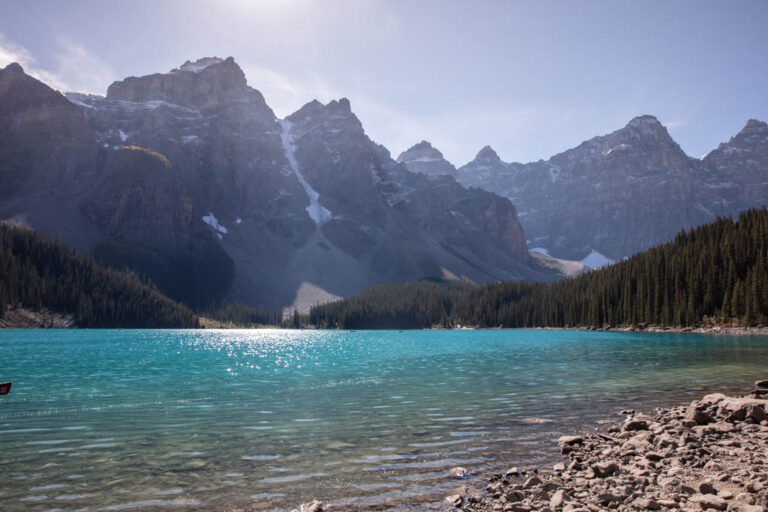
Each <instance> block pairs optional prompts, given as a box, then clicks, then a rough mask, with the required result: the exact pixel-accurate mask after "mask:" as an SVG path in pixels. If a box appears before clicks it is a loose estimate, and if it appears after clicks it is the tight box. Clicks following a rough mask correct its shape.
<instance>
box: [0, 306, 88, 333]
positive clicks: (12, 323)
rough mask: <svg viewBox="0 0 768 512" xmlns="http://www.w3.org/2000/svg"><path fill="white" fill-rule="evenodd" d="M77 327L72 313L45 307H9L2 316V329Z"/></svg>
mask: <svg viewBox="0 0 768 512" xmlns="http://www.w3.org/2000/svg"><path fill="white" fill-rule="evenodd" d="M73 327H75V319H74V317H73V316H72V315H66V314H61V313H56V312H54V311H50V310H49V309H47V308H43V309H41V310H40V311H32V310H31V309H26V308H22V307H17V308H9V309H8V310H6V311H5V314H4V315H3V317H2V318H0V329H71V328H73Z"/></svg>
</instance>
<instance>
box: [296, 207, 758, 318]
mask: <svg viewBox="0 0 768 512" xmlns="http://www.w3.org/2000/svg"><path fill="white" fill-rule="evenodd" d="M450 286H451V285H446V284H443V285H440V284H435V283H428V284H426V285H425V284H418V283H415V284H414V283H412V284H406V285H386V286H384V287H373V288H371V289H368V290H366V291H364V292H363V293H361V294H360V295H358V296H356V297H353V298H351V299H348V300H344V301H340V302H336V303H332V304H327V305H323V306H317V307H315V308H313V309H312V311H311V312H310V322H311V323H313V324H314V325H317V326H320V327H339V328H426V327H433V326H451V327H455V326H459V325H464V326H477V327H585V326H595V327H604V326H629V325H643V324H646V325H658V326H698V325H703V324H710V325H711V324H718V325H741V326H756V325H766V324H768V210H766V208H765V207H764V208H762V209H760V210H748V211H745V212H742V213H741V214H739V217H738V219H737V220H735V221H734V220H733V219H731V218H720V219H718V220H716V221H715V222H713V223H711V224H707V225H704V226H700V227H697V228H694V229H691V230H689V231H685V232H681V233H680V234H679V235H678V236H677V237H676V238H675V240H674V241H672V242H670V243H668V244H665V245H662V246H659V247H655V248H652V249H649V250H647V251H645V252H642V253H640V254H637V255H635V256H633V257H631V258H629V259H627V260H625V261H622V262H620V263H617V264H615V265H612V266H610V267H606V268H603V269H600V270H596V271H594V272H591V273H589V274H584V275H581V276H579V277H575V278H572V279H567V280H564V281H559V282H556V283H553V284H543V283H523V282H497V283H491V284H487V285H484V286H479V287H475V288H473V289H471V290H469V291H467V292H465V293H457V291H456V290H453V291H452V292H451V291H449V290H451V288H450Z"/></svg>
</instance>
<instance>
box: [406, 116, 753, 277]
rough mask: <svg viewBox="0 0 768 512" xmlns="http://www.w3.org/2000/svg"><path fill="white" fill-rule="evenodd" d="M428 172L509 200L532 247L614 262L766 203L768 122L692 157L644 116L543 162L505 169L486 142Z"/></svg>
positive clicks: (747, 128)
mask: <svg viewBox="0 0 768 512" xmlns="http://www.w3.org/2000/svg"><path fill="white" fill-rule="evenodd" d="M406 164H407V165H409V166H411V165H413V169H412V170H417V166H418V165H422V164H418V163H416V162H414V163H413V164H411V163H409V162H407V161H406ZM433 169H435V170H434V171H433V172H442V173H443V174H450V175H452V176H454V177H456V179H457V180H458V181H459V182H460V183H461V184H463V185H465V186H468V187H479V188H483V189H485V190H489V191H492V192H495V193H498V194H500V195H502V196H504V197H507V198H509V199H510V200H512V202H513V203H514V204H515V206H516V207H517V209H518V215H519V217H520V221H521V223H522V225H523V228H524V229H525V232H526V235H527V238H528V240H529V244H530V246H531V247H539V248H544V249H546V250H547V251H548V252H549V253H550V254H551V255H553V256H556V257H559V258H566V259H572V260H585V263H587V264H590V263H588V260H587V258H589V256H590V255H593V251H595V252H597V253H599V254H600V255H602V256H604V257H606V258H608V259H610V260H613V261H618V260H619V259H621V258H624V257H626V256H630V255H632V254H634V253H636V252H639V251H642V250H645V249H647V248H649V247H652V246H654V245H658V244H661V243H664V242H668V241H670V240H672V238H674V236H675V235H676V234H677V233H678V232H679V231H680V230H681V229H683V228H688V227H692V226H696V225H699V224H703V223H706V222H711V221H713V220H715V218H716V217H717V216H727V215H733V214H735V213H737V212H739V211H741V210H744V209H748V208H753V207H759V206H762V205H763V204H766V198H767V197H768V125H766V124H765V123H763V122H761V121H756V120H750V121H749V122H748V123H747V125H746V126H745V127H744V129H743V130H741V131H740V132H739V133H738V134H737V135H736V136H735V137H733V138H732V139H731V140H730V141H728V142H727V143H723V144H720V146H718V148H717V149H715V150H714V151H712V152H711V153H709V154H708V155H706V156H705V157H702V158H701V159H695V158H690V157H688V156H687V155H685V153H684V152H683V151H682V150H681V149H680V147H679V146H678V145H677V143H676V142H675V141H674V140H672V138H671V137H670V136H669V133H668V132H667V130H666V128H664V126H662V125H661V123H659V121H658V120H657V119H656V118H655V117H653V116H648V115H645V116H639V117H636V118H634V119H632V120H631V121H630V122H629V123H628V124H627V125H626V126H625V127H623V128H621V129H619V130H617V131H615V132H613V133H610V134H608V135H604V136H600V137H595V138H593V139H590V140H588V141H586V142H584V143H582V144H580V145H579V146H577V147H576V148H573V149H569V150H568V151H565V152H563V153H560V154H558V155H555V156H553V157H552V158H550V159H548V160H546V161H545V160H540V161H538V162H531V163H526V164H521V163H507V162H504V161H502V160H501V159H500V158H499V157H498V155H497V154H496V152H495V151H493V149H491V148H490V147H488V146H486V147H485V148H483V149H482V150H481V151H480V152H478V154H477V156H476V157H475V159H474V160H473V161H471V162H469V163H468V164H466V165H464V166H462V167H460V168H459V169H458V170H456V171H453V170H450V169H449V168H443V167H439V168H438V167H434V168H433ZM440 169H442V171H440Z"/></svg>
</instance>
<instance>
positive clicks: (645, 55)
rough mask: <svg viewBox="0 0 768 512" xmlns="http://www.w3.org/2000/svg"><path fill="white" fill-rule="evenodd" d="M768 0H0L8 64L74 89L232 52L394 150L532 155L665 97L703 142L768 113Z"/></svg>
mask: <svg viewBox="0 0 768 512" xmlns="http://www.w3.org/2000/svg"><path fill="white" fill-rule="evenodd" d="M766 27H768V2H767V1H765V0H739V1H734V2H722V1H718V2H715V1H708V0H692V1H670V0H657V1H651V0H644V1H608V0H602V1H590V0H583V1H578V2H566V1H548V0H537V1H533V0H531V1H491V0H485V1H449V0H445V1H431V0H419V1H414V0H325V1H319V0H318V1H308V0H307V1H304V0H216V1H203V0H183V1H177V0H151V1H143V0H134V1H131V2H117V1H111V2H105V1H76V0H70V1H68V2H62V1H59V0H55V1H45V0H36V1H23V0H0V67H4V66H5V65H7V64H8V63H10V62H19V63H20V64H21V65H22V66H24V68H25V70H26V71H27V72H28V73H30V74H32V75H33V76H36V77H37V78H39V79H41V80H43V81H44V82H46V83H47V84H49V85H51V86H53V87H55V88H57V89H59V90H62V91H69V90H76V91H81V92H92V93H99V94H105V93H106V90H107V87H108V86H109V84H110V83H112V82H113V81H115V80H119V79H122V78H124V77H126V76H141V75H146V74H150V73H156V72H167V71H169V70H171V69H172V68H175V67H178V66H179V65H181V64H182V63H183V62H184V61H186V60H188V59H189V60H196V59H197V58H200V57H206V56H218V57H228V56H232V57H234V58H235V61H236V62H237V63H238V64H239V65H240V67H241V68H242V69H243V71H244V72H245V75H246V78H247V80H248V83H249V85H250V86H252V87H254V88H256V89H258V90H260V91H261V92H262V93H263V94H264V96H265V98H266V100H267V103H268V104H269V105H270V106H271V107H272V108H273V110H274V111H275V113H276V114H277V115H278V116H279V117H284V116H286V115H288V114H290V113H292V112H294V111H295V110H297V109H298V108H300V107H301V106H302V105H303V104H305V103H307V102H309V101H311V100H313V99H318V100H320V101H322V102H328V101H330V100H332V99H336V98H341V97H346V98H348V99H349V100H350V102H351V104H352V110H353V111H354V112H355V114H357V116H358V117H359V118H360V120H361V121H362V123H363V126H364V128H365V130H366V133H367V134H368V135H369V136H370V137H371V138H372V139H373V140H374V141H376V142H378V143H380V144H383V145H385V146H386V147H387V148H388V149H389V150H390V151H391V152H392V155H393V157H397V155H398V154H399V153H400V152H401V151H404V150H405V149H407V148H408V147H410V146H411V145H413V144H415V143H417V142H419V141H421V140H428V141H430V142H431V143H432V144H433V145H434V146H435V147H437V148H438V149H440V150H441V151H442V152H443V154H444V155H445V157H446V158H447V159H448V160H450V161H451V162H452V163H454V164H456V165H463V164H465V163H466V162H468V161H470V160H472V159H473V158H474V156H475V154H476V153H477V151H479V150H480V148H482V147H483V146H485V145H491V146H492V147H493V148H494V149H495V150H496V151H497V152H498V153H499V156H501V158H502V159H503V160H505V161H520V162H526V161H533V160H538V159H546V158H549V157H550V156H552V155H554V154H556V153H559V152H561V151H564V150H566V149H568V148H570V147H573V146H576V145H578V144H579V143H580V142H582V141H584V140H587V139H589V138H592V137H594V136H596V135H601V134H605V133H609V132H611V131H614V130H616V129H618V128H621V127H622V126H624V125H625V124H626V123H627V122H628V121H629V120H630V119H632V118H633V117H635V116H637V115H642V114H652V115H655V116H656V117H657V118H658V119H659V120H660V121H661V122H662V123H663V124H664V125H665V126H666V127H667V129H668V130H669V132H670V134H671V135H672V137H673V138H674V139H675V140H676V141H677V142H678V143H679V144H680V146H681V147H682V148H683V150H684V151H685V152H686V153H688V154H689V155H690V156H694V157H698V156H701V155H703V154H705V153H707V152H708V151H710V150H712V149H714V148H715V147H716V146H717V144H719V143H720V142H723V141H726V140H728V139H729V138H730V137H731V136H733V135H735V134H736V133H737V132H738V131H739V130H740V129H741V128H742V127H743V126H744V124H745V123H746V121H747V120H748V119H750V118H756V119H760V120H763V121H768V29H766Z"/></svg>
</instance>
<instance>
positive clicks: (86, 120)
mask: <svg viewBox="0 0 768 512" xmlns="http://www.w3.org/2000/svg"><path fill="white" fill-rule="evenodd" d="M6 83H12V84H13V83H15V84H21V85H20V86H15V87H7V86H5V88H3V85H2V84H6ZM25 89H26V91H25ZM8 91H10V92H8ZM3 98H5V100H3ZM0 113H4V114H3V116H2V117H0V131H3V130H4V131H3V132H2V133H4V134H5V135H6V137H5V138H2V137H0V155H3V154H5V155H7V156H6V157H2V158H0V170H2V171H3V172H1V173H0V180H8V181H11V182H14V180H18V181H19V185H18V186H17V187H14V188H13V192H10V193H9V196H8V197H7V198H6V199H5V200H0V218H10V217H14V216H18V215H22V216H23V217H24V218H25V219H27V220H28V221H29V223H30V225H32V226H33V227H35V228H37V229H39V230H40V231H42V232H43V233H49V234H55V235H57V236H60V237H61V238H62V239H64V240H65V241H69V242H71V243H74V244H76V245H77V246H78V247H79V248H81V249H82V250H85V251H89V252H92V253H94V254H96V255H97V257H98V258H99V259H101V260H102V261H103V262H105V263H108V264H112V265H115V266H118V267H120V268H124V267H130V268H133V269H135V270H136V271H137V272H139V273H140V274H142V275H146V276H147V277H150V278H151V279H152V280H153V281H154V282H155V283H157V284H158V285H159V286H160V287H161V288H162V289H164V291H166V292H167V293H169V294H170V295H171V296H173V297H175V298H181V299H182V300H186V301H187V302H190V303H191V304H193V305H204V304H205V301H206V300H208V301H211V300H216V299H217V298H220V297H223V296H225V295H227V296H229V297H231V298H234V299H237V300H241V301H244V302H246V303H250V304H254V305H261V306H265V307H269V308H279V307H290V308H291V309H292V308H293V307H294V306H296V307H298V308H299V309H300V310H305V309H307V308H308V307H309V306H310V305H311V304H313V303H316V302H321V301H323V300H329V299H333V298H336V297H339V296H349V295H352V294H354V293H357V292H358V291H360V290H361V289H362V288H364V287H366V286H370V285H372V284H377V283H381V282H388V281H405V280H417V279H420V278H424V277H450V278H454V277H455V278H465V279H469V280H472V281H475V282H484V281H488V280H497V279H535V280H552V279H554V278H556V277H557V274H556V273H554V272H553V271H552V270H550V269H547V268H544V267H542V266H540V265H539V264H538V263H537V262H536V261H534V260H532V259H531V258H530V256H529V255H528V252H527V250H526V245H525V236H524V234H523V231H522V228H521V227H520V223H519V222H518V220H517V214H516V210H515V208H514V206H512V204H511V203H510V201H509V200H508V199H505V198H502V197H499V196H496V195H494V194H492V193H490V192H486V191H482V190H478V189H473V190H467V189H465V188H464V187H462V186H461V185H459V184H458V183H457V182H456V181H455V180H454V179H453V178H450V177H444V176H437V177H434V178H433V177H429V176H426V175H424V174H419V173H414V172H411V171H409V170H408V168H407V167H406V166H405V165H403V164H398V163H397V162H395V161H394V160H392V158H391V157H390V155H389V152H388V151H387V150H386V149H385V148H383V147H381V146H379V145H377V144H376V143H374V142H373V141H371V140H370V139H369V138H368V136H367V135H366V134H365V131H364V130H363V127H362V124H361V123H360V120H359V119H358V118H357V116H355V115H354V113H353V112H352V109H351V106H350V103H349V101H348V100H346V99H343V98H342V99H340V100H338V101H331V102H330V103H328V104H325V105H323V104H321V103H319V102H317V101H313V102H310V103H308V104H307V105H305V106H304V107H302V108H301V109H300V110H299V111H297V112H296V113H294V114H292V115H291V116H288V117H287V118H286V119H282V120H280V119H277V118H276V116H275V115H274V113H273V111H272V110H271V109H270V108H269V106H268V105H267V104H266V102H265V101H264V98H263V96H262V95H261V94H260V93H259V92H258V91H257V90H255V89H253V88H251V87H249V86H248V85H247V83H246V80H245V76H244V74H243V72H242V70H241V69H240V68H239V67H238V65H237V64H236V63H235V62H234V60H233V59H231V58H228V59H225V60H222V59H219V58H215V57H214V58H205V59H200V60H197V61H195V62H189V61H187V62H186V63H184V64H183V65H182V66H180V67H179V68H177V69H174V70H172V71H171V72H169V73H163V74H154V75H149V76H144V77H131V78H127V79H125V80H122V81H119V82H115V83H114V84H112V85H111V86H110V87H109V90H108V93H107V96H106V97H102V96H94V95H86V94H78V93H68V94H67V96H66V98H65V97H63V96H62V95H61V94H59V93H57V92H56V91H53V90H51V89H50V88H48V87H47V86H45V85H44V84H42V83H40V82H38V81H37V80H35V79H33V78H31V77H28V76H26V75H25V74H24V73H23V71H21V70H20V68H18V67H16V66H11V67H9V68H8V70H6V71H3V72H2V75H1V76H0ZM38 134H42V135H43V137H42V138H41V137H40V136H38ZM46 134H47V135H46ZM6 140H8V141H11V140H13V141H18V144H14V145H10V144H9V145H8V146H5V145H4V144H5V141H6ZM19 148H21V149H19ZM51 148H60V149H56V150H55V151H51ZM81 148H84V149H83V150H84V151H85V154H86V155H87V156H88V157H89V158H90V161H86V164H84V165H79V166H78V167H74V166H72V165H70V161H71V160H70V159H68V158H69V157H68V156H67V157H66V158H64V157H62V156H60V155H65V156H66V155H71V154H75V155H77V154H78V153H77V151H80V149H81ZM4 151H5V153H3V152H4ZM37 161H40V162H42V164H40V165H38V166H37V167H39V168H40V169H41V172H40V173H39V174H38V173H32V174H30V173H26V174H25V173H23V172H21V169H24V167H22V166H21V165H20V164H22V163H24V164H27V163H30V162H32V163H35V162H37ZM57 166H58V167H60V168H61V169H63V170H65V171H67V172H68V173H69V174H67V173H66V172H62V173H61V175H62V176H63V177H62V178H61V179H58V178H57V180H51V179H50V178H51V175H46V174H45V172H49V171H50V169H51V168H57ZM27 167H29V166H27ZM33 167H34V166H33ZM5 168H9V169H11V171H13V172H6V171H5ZM14 169H18V170H19V171H18V173H17V171H15V170H14ZM43 171H45V172H43ZM54 175H57V174H56V173H54ZM36 176H39V177H40V178H39V179H38V178H35V179H32V178H34V177H36ZM64 177H66V179H64ZM86 178H87V179H86ZM62 180H63V181H62ZM62 183H65V186H62V185H61V184H62ZM22 189H23V190H26V191H27V192H23V190H22ZM25 194H29V195H25ZM0 195H2V193H0ZM31 197H36V198H38V199H35V200H31V199H30V198H31ZM39 198H43V199H42V200H40V199H39Z"/></svg>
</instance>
